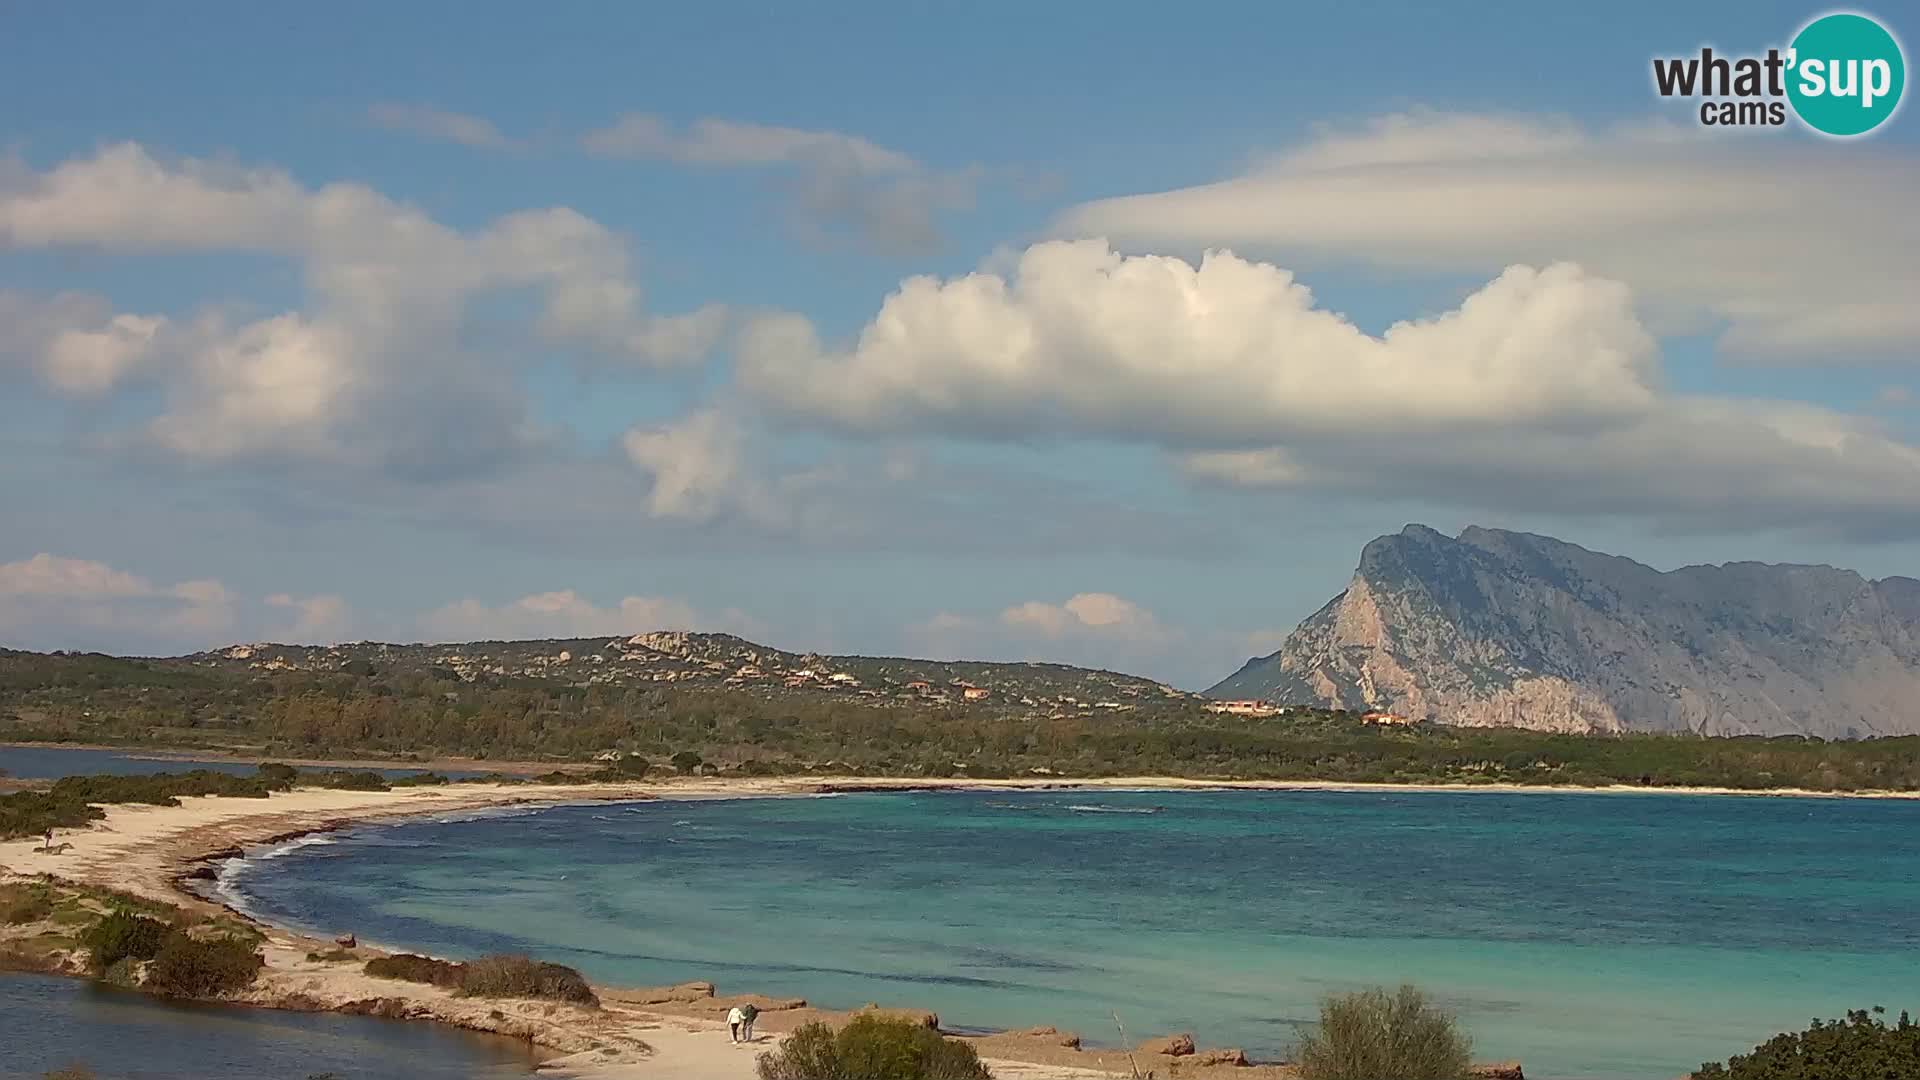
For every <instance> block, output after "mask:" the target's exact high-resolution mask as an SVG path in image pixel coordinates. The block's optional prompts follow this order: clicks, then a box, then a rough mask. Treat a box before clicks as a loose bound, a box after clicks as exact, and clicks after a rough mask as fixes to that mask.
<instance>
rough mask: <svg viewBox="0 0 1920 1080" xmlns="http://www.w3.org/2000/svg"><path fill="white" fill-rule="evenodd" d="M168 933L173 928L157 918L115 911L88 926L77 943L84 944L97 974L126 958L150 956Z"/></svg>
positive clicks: (151, 956) (158, 948) (146, 958)
mask: <svg viewBox="0 0 1920 1080" xmlns="http://www.w3.org/2000/svg"><path fill="white" fill-rule="evenodd" d="M171 933H173V928H172V927H170V926H168V925H167V924H166V923H163V922H161V921H160V920H158V919H149V918H147V917H146V916H145V915H135V914H133V913H132V912H130V911H114V912H109V913H108V914H106V915H103V916H101V918H100V921H98V922H96V923H94V924H93V925H92V926H89V927H87V929H86V930H85V932H83V933H82V934H81V935H80V944H82V945H84V946H86V949H87V963H88V965H89V966H91V967H92V969H93V971H94V973H95V974H99V973H101V972H104V971H106V970H107V969H108V968H110V967H112V966H113V965H114V964H117V963H119V962H120V961H121V960H124V959H126V958H128V957H132V958H133V959H135V960H151V959H153V958H154V957H155V956H158V955H159V954H160V947H161V946H162V945H164V944H165V943H166V940H167V936H168V935H169V934H171Z"/></svg>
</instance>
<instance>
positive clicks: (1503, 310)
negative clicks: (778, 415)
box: [741, 241, 1653, 443]
mask: <svg viewBox="0 0 1920 1080" xmlns="http://www.w3.org/2000/svg"><path fill="white" fill-rule="evenodd" d="M1652 358H1653V344H1652V341H1651V339H1650V338H1649V337H1648V336H1647V334H1646V332H1645V330H1644V329H1642V327H1641V326H1640V324H1639V322H1638V321H1637V320H1636V319H1635V318H1634V316H1633V311H1632V307H1631V304H1630V303H1629V298H1628V295H1627V291H1626V290H1625V289H1624V288H1622V287H1621V286H1619V285H1618V284H1616V283H1613V282H1608V281H1602V280H1597V279H1594V278H1592V277H1590V276H1588V275H1587V274H1585V273H1583V272H1582V271H1581V270H1580V269H1579V268H1578V267H1574V266H1566V265H1562V266H1554V267H1549V268H1548V269H1546V270H1539V271H1536V270H1532V269H1528V268H1525V267H1516V268H1514V269H1512V270H1510V271H1508V272H1507V273H1505V274H1503V275H1502V276H1501V277H1500V278H1498V279H1497V280H1495V281H1494V282H1493V283H1492V284H1490V285H1488V286H1487V287H1486V288H1484V289H1482V290H1481V291H1479V292H1478V293H1476V294H1474V295H1473V296H1471V297H1469V298H1468V299H1467V300H1466V302H1465V303H1464V304H1462V305H1461V307H1460V308H1459V309H1457V310H1455V311H1452V312H1449V313H1447V314H1446V315H1443V316H1441V317H1439V318H1434V319H1425V320H1418V321H1410V322H1403V323H1399V324H1396V325H1395V326H1393V327H1391V328H1389V329H1388V330H1387V332H1386V333H1385V334H1384V335H1382V336H1379V337H1374V336H1371V335H1369V334H1366V333H1364V332H1363V331H1361V330H1360V329H1359V328H1357V327H1355V326H1354V325H1353V324H1352V323H1351V322H1349V321H1347V320H1346V319H1345V318H1343V317H1342V316H1340V315H1337V314H1334V313H1332V312H1329V311H1325V310H1322V309H1320V308H1317V307H1315V306H1314V301H1313V295H1312V293H1311V292H1309V291H1308V290H1307V288H1306V287H1305V286H1303V285H1301V284H1299V283H1298V282H1297V281H1295V280H1294V278H1293V275H1292V274H1290V273H1288V272H1287V271H1285V270H1282V269H1280V268H1279V267H1276V266H1272V265H1270V264H1266V263H1258V262H1250V261H1247V260H1244V259H1241V258H1238V257H1236V256H1234V255H1232V254H1231V253H1226V252H1212V253H1209V254H1208V255H1207V256H1206V257H1205V258H1204V259H1203V260H1202V261H1201V262H1200V265H1199V266H1197V267H1196V266H1193V265H1190V264H1188V263H1186V262H1184V261H1182V260H1180V259H1176V258H1171V257H1165V256H1156V255H1146V256H1122V255H1120V254H1119V253H1117V252H1115V251H1113V250H1112V249H1111V248H1109V247H1108V246H1107V245H1106V244H1104V243H1101V242H1098V241H1078V242H1059V241H1056V242H1048V243H1042V244H1036V245H1034V246H1033V247H1031V248H1028V249H1027V250H1026V251H1025V252H1024V253H1022V254H1021V256H1020V257H1019V260H1018V263H1017V265H1016V266H1015V268H1014V270H1013V272H1012V273H1011V274H1010V275H1008V276H1005V277H1003V276H1001V275H998V274H993V273H986V272H981V273H974V274H969V275H966V276H964V277H959V278H955V279H952V280H947V281H942V280H939V279H936V278H932V277H916V278H911V279H909V280H908V281H906V282H905V283H904V284H902V285H901V287H900V289H899V291H897V292H895V293H894V294H893V295H892V296H889V297H888V298H887V300H886V302H885V303H884V304H883V305H882V306H881V309H880V312H879V314H878V315H877V316H876V317H875V318H874V319H873V321H872V322H871V323H869V324H868V325H867V327H866V328H865V330H864V331H862V333H861V335H860V339H859V341H858V343H857V344H856V345H855V346H854V347H853V348H851V349H849V350H845V351H830V350H826V349H824V348H823V347H822V346H821V345H820V343H819V342H818V340H817V339H816V337H815V336H814V334H813V331H812V327H811V325H810V324H808V323H807V322H805V321H804V320H802V319H800V318H798V317H797V316H774V317H768V318H764V319H761V320H759V321H757V322H756V323H755V324H753V325H752V326H750V327H749V328H748V329H747V331H746V332H745V333H744V335H743V339H742V345H741V360H742V365H743V366H742V371H743V378H744V379H745V381H746V383H747V385H748V386H749V387H750V388H751V389H753V390H755V391H757V392H758V393H760V394H761V395H762V396H763V397H764V398H765V399H767V400H768V401H770V402H772V403H773V404H774V405H775V406H776V407H779V408H783V409H786V410H790V411H793V412H797V413H801V414H805V415H809V416H813V417H817V418H821V419H825V420H827V421H830V422H833V423H835V424H838V425H840V426H843V427H846V428H849V429H854V430H862V431H896V430H907V429H911V428H915V427H918V426H920V425H924V424H934V425H938V426H942V427H945V428H947V429H948V430H951V431H957V432H962V433H993V432H1006V433H1018V434H1022V435H1033V434H1044V433H1046V432H1048V431H1049V430H1055V431H1063V432H1081V433H1092V434H1099V435H1105V436H1110V437H1119V438H1141V437H1145V438H1150V439H1156V440H1161V441H1165V442H1169V443H1214V442H1229V443H1234V442H1239V443H1244V442H1246V441H1249V440H1259V439H1265V438H1272V437H1275V436H1277V435H1282V434H1286V433H1290V432H1312V431H1322V432H1324V431H1332V430H1338V429H1341V428H1344V427H1346V426H1348V425H1351V424H1352V423H1353V422H1354V421H1355V420H1356V419H1357V418H1359V417H1362V416H1366V417H1372V418H1374V419H1375V420H1377V421H1379V422H1385V423H1393V424H1397V425H1402V426H1408V425H1410V426H1415V427H1431V426H1435V425H1454V424H1464V423H1471V424H1481V423H1495V422H1497V423H1502V424H1526V423H1532V422H1536V421H1540V420H1545V419H1554V420H1559V419H1565V418H1569V417H1580V418H1595V419H1598V418H1605V417H1608V416H1615V415H1619V414H1622V413H1632V412H1636V411H1638V410H1640V409H1642V408H1644V407H1645V406H1646V404H1647V403H1648V402H1649V401H1650V400H1651V398H1652V396H1653V390H1652V389H1651V388H1650V387H1649V385H1648V377H1649V375H1650V372H1651V364H1652Z"/></svg>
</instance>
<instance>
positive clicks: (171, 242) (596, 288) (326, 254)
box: [0, 144, 724, 470]
mask: <svg viewBox="0 0 1920 1080" xmlns="http://www.w3.org/2000/svg"><path fill="white" fill-rule="evenodd" d="M61 248H80V249H98V250H105V251H110V252H118V253H155V254H165V253H187V252H234V253H248V254H258V255H267V256H276V257H283V258H288V259H293V260H297V261H298V262H299V263H300V265H301V266H302V267H303V269H304V271H305V278H306V282H307V287H308V290H309V293H310V296H311V303H310V305H309V307H308V308H307V309H306V310H303V311H296V312H287V313H283V314H279V315H272V316H269V317H265V318H250V317H235V315H234V314H233V313H231V312H228V311H224V310H218V309H215V310H209V311H207V312H204V313H202V314H201V315H200V316H199V317H198V318H195V319H193V320H190V321H188V322H185V323H182V324H181V325H178V326H169V325H168V324H165V323H163V322H158V321H155V320H154V319H153V318H152V317H147V316H131V315H122V316H105V317H103V316H100V315H98V314H95V315H93V316H92V318H91V319H90V320H88V319H76V317H75V316H76V309H75V306H74V303H73V301H71V300H65V301H62V300H60V299H59V298H54V299H53V300H52V301H48V302H46V304H45V306H46V307H48V308H51V309H53V314H51V315H48V316H45V317H43V318H42V319H41V320H40V321H41V322H42V323H46V324H51V325H55V326H58V327H61V328H62V330H63V332H64V333H65V335H66V336H64V337H60V336H52V337H49V336H48V335H46V334H44V333H43V334H41V335H40V336H39V340H37V341H36V342H35V343H33V344H34V346H35V348H34V352H35V354H36V355H35V356H34V359H33V361H32V366H35V367H37V368H38V369H39V370H41V371H42V373H43V374H44V376H45V378H46V379H47V381H48V382H49V383H51V384H52V385H53V386H55V387H56V388H59V389H63V390H67V391H72V392H78V391H86V392H98V391H100V390H102V389H105V388H108V387H110V386H111V385H112V384H113V383H114V382H115V381H116V380H117V379H118V378H120V377H121V376H123V375H124V374H125V373H126V372H128V371H129V370H131V369H132V368H133V367H134V366H135V362H136V361H137V360H141V359H145V358H147V354H149V353H153V354H158V355H159V357H160V359H161V360H162V361H164V362H165V364H166V370H167V371H168V372H169V373H170V375H171V380H170V382H169V384H168V387H169V392H168V394H167V395H166V400H167V401H168V403H169V406H170V407H169V409H168V411H167V412H165V413H163V414H162V415H160V416H159V417H157V418H156V419H155V422H154V425H153V429H152V434H153V435H154V437H155V438H156V439H157V440H158V441H159V442H160V443H161V444H162V445H165V446H167V447H169V448H172V449H174V450H177V451H180V452H182V453H184V454H188V455H192V456H199V457H231V456H237V455H241V454H273V453H286V454H293V455H298V456H302V457H321V458H325V459H330V460H335V461H349V462H366V463H378V464H385V465H394V466H398V467H400V468H418V469H422V470H432V469H435V468H441V467H446V466H450V465H451V466H456V467H457V466H458V465H459V464H460V463H461V459H468V458H472V457H485V456H487V455H491V454H499V453H510V452H514V451H516V450H518V449H522V448H524V447H526V446H527V445H528V444H529V443H530V442H532V441H534V435H535V433H534V432H533V431H532V430H531V426H530V424H529V422H528V420H527V418H526V415H525V404H524V401H523V400H522V396H523V395H522V393H521V391H520V390H519V388H518V387H517V386H516V385H515V380H514V375H513V373H512V371H511V370H510V368H509V366H508V363H507V361H505V360H503V359H501V358H498V357H487V356H483V355H480V354H478V353H476V352H475V351H473V350H471V349H468V348H465V347H463V344H462V342H461V332H462V329H463V320H464V317H465V313H466V309H467V307H468V306H469V304H471V303H472V302H473V301H474V300H475V299H476V298H479V297H482V296H487V295H492V294H496V293H499V292H502V291H513V290H524V291H531V292H532V293H533V294H534V295H535V296H536V297H537V298H538V299H539V301H540V310H539V318H538V322H537V326H536V330H537V332H538V333H539V334H540V335H541V336H542V337H544V338H545V339H546V340H547V341H548V342H550V343H552V344H555V345H558V346H564V347H577V348H579V349H583V350H588V351H591V352H594V353H600V354H609V355H612V356H615V357H618V358H621V359H623V360H626V361H630V362H635V363H639V364H642V365H645V366H648V367H658V366H671V365H676V364H685V363H688V362H691V361H694V360H697V359H699V358H700V357H701V356H702V355H703V354H704V353H705V352H706V350H707V349H708V347H709V346H710V345H711V344H712V343H713V341H714V339H715V337H716V336H717V335H718V333H719V332H720V329H721V323H722V321H723V318H724V314H723V312H721V311H720V310H719V309H718V308H707V309H702V310H699V311H695V312H692V313H689V314H686V315H681V316H671V317H662V316H655V315H651V314H649V313H647V312H646V311H644V309H643V305H642V302H641V301H642V298H641V294H640V291H639V288H638V286H637V285H636V284H635V283H634V281H633V279H632V275H631V273H630V268H629V266H628V258H627V254H626V248H625V244H624V242H623V241H622V240H621V238H620V237H618V236H617V235H616V234H614V233H612V232H610V231H609V230H607V229H606V228H604V227H603V226H601V225H599V224H598V223H597V222H594V221H592V220H591V219H588V218H586V217H584V216H582V215H580V214H578V213H576V212H574V211H572V210H568V209H565V208H555V209H544V210H530V211H522V212H517V213H512V214H508V215H505V216H503V217H500V218H498V219H496V220H494V221H492V222H490V223H488V224H487V225H485V226H483V227H481V228H478V229H474V230H471V231H462V230H458V229H454V228H451V227H449V226H446V225H443V224H441V223H439V222H437V221H434V220H433V219H432V218H430V217H428V216H427V215H426V214H424V213H423V212H421V211H420V210H418V209H416V208H413V207H410V206H407V205H404V204H401V203H397V202H394V201H393V200H390V199H388V198H387V197H385V196H384V195H381V194H380V193H379V192H376V191H373V190H372V189H370V188H367V187H364V186H361V185H358V184H349V183H337V184H329V185H326V186H324V187H320V188H313V189H310V188H307V187H304V186H302V185H301V184H299V183H298V182H297V181H295V180H294V179H293V178H292V177H291V176H289V175H288V174H286V173H285V172H282V171H279V170H276V169H248V168H240V167H235V166H230V165H225V164H220V163H213V162H205V161H193V160H186V161H180V162H172V163H169V162H163V161H161V160H159V159H157V158H155V157H154V156H152V155H151V154H149V153H148V152H147V151H146V150H144V149H143V148H141V147H139V146H136V145H132V144H121V145H117V146H111V147H107V148H104V149H102V150H100V151H99V152H97V153H95V154H94V155H92V156H90V157H84V158H76V159H73V160H70V161H67V162H65V163H63V164H61V165H59V166H57V167H55V168H53V169H51V170H49V171H47V172H44V173H34V172H32V171H31V170H27V169H25V168H24V167H23V166H19V165H18V164H17V163H15V165H14V166H13V167H10V168H9V169H6V170H4V171H3V172H0V250H6V249H16V250H18V249H61ZM17 303H18V301H16V304H17ZM166 331H171V332H166ZM5 344H6V343H4V342H0V348H3V347H5ZM162 345H164V346H165V347H164V348H162V347H160V346H162ZM16 351H17V350H16Z"/></svg>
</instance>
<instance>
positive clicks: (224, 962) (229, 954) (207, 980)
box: [144, 931, 262, 998]
mask: <svg viewBox="0 0 1920 1080" xmlns="http://www.w3.org/2000/svg"><path fill="white" fill-rule="evenodd" d="M261 966H262V961H261V959H260V954H259V953H257V952H255V951H254V948H253V945H252V944H251V943H249V942H244V941H237V940H235V939H233V938H230V937H214V938H207V939H204V940H203V939H200V938H196V937H193V936H191V935H189V934H187V933H184V932H181V931H175V932H174V933H172V934H169V935H167V938H166V940H165V941H164V942H162V943H161V945H160V951H159V952H158V953H157V954H155V955H154V958H153V963H152V964H150V965H148V967H147V981H146V983H145V984H144V985H145V986H146V988H147V989H148V990H150V991H152V992H154V993H156V994H162V995H165V996H167V997H183V998H200V997H218V996H220V995H222V994H229V993H232V992H233V991H235V990H238V989H240V988H242V987H244V986H246V985H247V984H249V983H251V982H253V979H254V976H255V975H258V974H259V973H260V968H261Z"/></svg>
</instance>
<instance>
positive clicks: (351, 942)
mask: <svg viewBox="0 0 1920 1080" xmlns="http://www.w3.org/2000/svg"><path fill="white" fill-rule="evenodd" d="M333 943H334V944H335V945H338V946H340V947H341V948H343V949H357V948H359V947H360V939H358V938H356V937H354V936H353V935H352V934H341V935H340V936H339V937H337V938H334V939H333Z"/></svg>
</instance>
